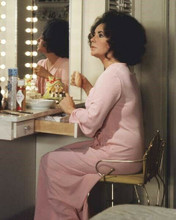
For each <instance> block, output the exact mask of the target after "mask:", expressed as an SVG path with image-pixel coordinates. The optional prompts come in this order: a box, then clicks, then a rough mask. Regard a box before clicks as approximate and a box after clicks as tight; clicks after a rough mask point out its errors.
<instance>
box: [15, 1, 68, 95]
mask: <svg viewBox="0 0 176 220" xmlns="http://www.w3.org/2000/svg"><path fill="white" fill-rule="evenodd" d="M18 8H19V13H18V33H19V32H20V34H18V42H19V44H18V51H19V52H20V53H18V70H19V76H20V78H23V77H24V76H26V75H27V77H28V78H30V79H29V80H28V82H29V83H28V86H31V85H33V84H34V83H33V82H31V77H32V76H34V77H36V75H33V73H34V72H35V73H36V71H35V70H36V67H37V64H38V62H39V64H40V65H41V62H40V61H41V60H42V59H43V60H44V59H45V58H48V53H43V52H42V51H41V50H39V48H38V44H39V41H40V40H39V39H40V36H41V35H43V31H44V28H45V26H46V24H47V23H48V21H50V20H52V19H58V18H59V19H63V20H66V21H68V12H69V0H55V1H47V0H45V1H42V0H27V1H25V3H24V2H23V5H22V4H18ZM20 13H23V14H22V15H23V16H20ZM21 17H24V21H22V20H21ZM20 29H21V31H20ZM24 30H25V31H24ZM22 31H23V32H22ZM50 31H52V30H50ZM53 31H54V30H53ZM67 32H68V29H67ZM21 33H23V36H22V35H21ZM54 34H56V31H54ZM57 34H58V33H57ZM58 39H59V35H58ZM22 41H23V42H24V43H23V42H22ZM37 41H38V42H37ZM57 42H58V43H59V41H57ZM22 43H23V44H22ZM45 43H46V44H47V42H45ZM58 43H56V44H58ZM24 44H25V45H24ZM22 45H24V47H23V46H22ZM51 50H52V49H51V48H50V51H51ZM52 52H53V51H52ZM24 54H25V56H24ZM62 56H63V55H62V54H61V57H62ZM42 63H43V64H42V65H41V66H43V67H44V68H45V69H46V70H49V68H48V61H47V62H44V61H42ZM67 63H68V62H67ZM58 64H59V63H58ZM63 65H66V64H63ZM37 68H38V67H37ZM47 68H48V69H47ZM57 68H60V67H59V66H58V67H57ZM52 71H53V70H52ZM48 72H49V71H48ZM67 72H68V71H67ZM49 73H50V72H49ZM51 74H52V75H55V73H54V72H51ZM66 74H68V73H66ZM61 75H62V74H61V73H57V74H56V76H57V77H59V78H61ZM45 76H46V75H45ZM47 78H48V77H47ZM62 78H63V80H64V78H65V77H62ZM62 78H61V79H62ZM67 78H68V76H67ZM34 80H35V79H34ZM34 80H32V81H34ZM30 82H31V83H32V84H30ZM41 82H42V83H43V86H44V84H46V82H44V80H43V79H42V80H40V83H41ZM64 83H65V82H64ZM37 85H39V83H38V84H37ZM43 86H42V87H43ZM37 87H38V86H37ZM44 87H45V86H44ZM67 88H68V86H65V89H66V91H67ZM39 92H40V93H42V95H43V93H44V91H41V89H40V91H39Z"/></svg>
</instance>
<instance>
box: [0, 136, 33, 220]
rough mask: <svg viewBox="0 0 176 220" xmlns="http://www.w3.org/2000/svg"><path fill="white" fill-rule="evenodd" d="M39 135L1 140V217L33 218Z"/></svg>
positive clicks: (20, 219) (5, 218) (9, 219)
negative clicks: (36, 136) (37, 138)
mask: <svg viewBox="0 0 176 220" xmlns="http://www.w3.org/2000/svg"><path fill="white" fill-rule="evenodd" d="M35 149H36V148H35V136H34V135H32V136H28V137H24V138H19V139H16V140H13V141H1V140H0V220H7V219H8V220H11V219H14V220H17V219H18V220H24V219H31V220H32V219H33V218H32V216H33V210H34V203H35V164H36V162H35V155H36V151H35Z"/></svg>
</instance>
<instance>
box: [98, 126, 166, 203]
mask: <svg viewBox="0 0 176 220" xmlns="http://www.w3.org/2000/svg"><path fill="white" fill-rule="evenodd" d="M164 150H165V142H164V141H163V140H162V139H161V138H160V132H159V130H157V131H156V134H155V135H154V137H153V139H152V140H151V142H150V144H149V146H148V149H147V150H146V152H145V154H144V156H143V158H142V159H140V160H99V161H98V162H97V164H96V167H95V168H96V171H97V173H98V174H99V175H100V176H101V177H102V178H101V179H100V181H104V182H110V183H112V185H111V186H112V189H111V190H112V206H113V199H114V198H113V184H114V183H124V184H132V185H133V186H134V190H135V194H136V197H137V201H138V204H141V200H140V197H139V193H138V191H137V186H141V187H143V189H144V191H145V195H146V198H147V204H148V205H150V199H149V195H148V192H147V189H146V187H145V184H147V183H148V182H149V181H150V180H151V179H152V178H155V179H156V181H157V186H158V188H157V199H156V205H157V206H159V200H160V182H161V183H162V185H163V196H162V200H161V206H162V205H163V201H164V196H165V182H164V180H163V178H162V175H161V171H162V164H163V155H164ZM102 162H106V163H122V162H124V163H139V162H142V163H143V168H142V171H141V172H140V173H136V174H129V175H126V174H125V175H114V174H112V172H113V171H114V170H115V169H114V168H112V169H111V171H110V172H109V173H107V174H103V173H101V172H100V171H99V168H98V166H99V165H100V164H101V163H102Z"/></svg>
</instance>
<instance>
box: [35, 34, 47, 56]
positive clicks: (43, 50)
mask: <svg viewBox="0 0 176 220" xmlns="http://www.w3.org/2000/svg"><path fill="white" fill-rule="evenodd" d="M37 42H38V46H37V51H38V52H41V53H47V50H46V46H45V45H46V42H45V41H44V40H43V37H42V36H40V37H39V38H38V39H37Z"/></svg>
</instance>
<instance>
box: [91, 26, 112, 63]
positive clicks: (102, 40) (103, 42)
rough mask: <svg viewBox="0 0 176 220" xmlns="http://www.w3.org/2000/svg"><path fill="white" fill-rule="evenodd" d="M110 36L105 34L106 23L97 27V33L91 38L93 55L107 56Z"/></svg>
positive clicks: (101, 57) (98, 56)
mask: <svg viewBox="0 0 176 220" xmlns="http://www.w3.org/2000/svg"><path fill="white" fill-rule="evenodd" d="M107 40H108V38H107V37H106V36H105V34H104V24H100V25H98V26H97V27H96V29H95V33H94V35H93V36H92V38H91V40H90V42H91V43H90V44H91V45H90V48H91V55H92V56H95V57H97V58H100V59H103V58H105V54H106V53H107V52H108V50H109V48H110V47H109V44H108V42H107Z"/></svg>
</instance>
